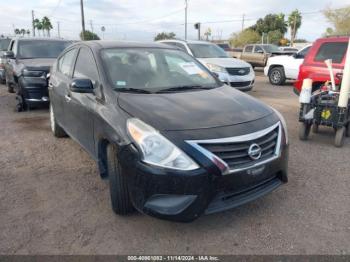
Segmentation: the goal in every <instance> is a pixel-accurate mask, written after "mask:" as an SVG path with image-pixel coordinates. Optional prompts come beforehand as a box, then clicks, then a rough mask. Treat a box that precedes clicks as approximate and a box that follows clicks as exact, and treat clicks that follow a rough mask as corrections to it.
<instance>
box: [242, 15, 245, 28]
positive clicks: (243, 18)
mask: <svg viewBox="0 0 350 262" xmlns="http://www.w3.org/2000/svg"><path fill="white" fill-rule="evenodd" d="M244 20H245V14H243V17H242V32H243V30H244V22H245V21H244Z"/></svg>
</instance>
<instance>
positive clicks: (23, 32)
mask: <svg viewBox="0 0 350 262" xmlns="http://www.w3.org/2000/svg"><path fill="white" fill-rule="evenodd" d="M25 34H26V30H25V29H23V28H22V29H21V35H23V36H24V35H25Z"/></svg>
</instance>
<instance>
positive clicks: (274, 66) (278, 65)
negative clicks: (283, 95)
mask: <svg viewBox="0 0 350 262" xmlns="http://www.w3.org/2000/svg"><path fill="white" fill-rule="evenodd" d="M276 67H281V68H282V69H283V71H284V66H283V65H281V64H273V65H270V67H269V72H268V74H270V72H271V70H272V69H274V68H276Z"/></svg>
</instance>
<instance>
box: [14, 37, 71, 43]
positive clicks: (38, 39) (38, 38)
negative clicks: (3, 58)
mask: <svg viewBox="0 0 350 262" xmlns="http://www.w3.org/2000/svg"><path fill="white" fill-rule="evenodd" d="M12 40H16V41H55V42H57V41H62V42H72V40H68V39H62V38H44V37H26V38H19V37H16V38H12Z"/></svg>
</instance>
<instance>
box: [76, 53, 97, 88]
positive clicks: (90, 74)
mask: <svg viewBox="0 0 350 262" xmlns="http://www.w3.org/2000/svg"><path fill="white" fill-rule="evenodd" d="M73 77H74V78H88V79H90V80H91V81H92V82H93V83H94V82H96V81H97V80H98V79H99V77H98V71H97V67H96V63H95V59H94V57H93V55H92V53H91V51H90V50H89V49H88V48H87V47H82V48H80V51H79V54H78V58H77V62H76V64H75V68H74V74H73Z"/></svg>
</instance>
